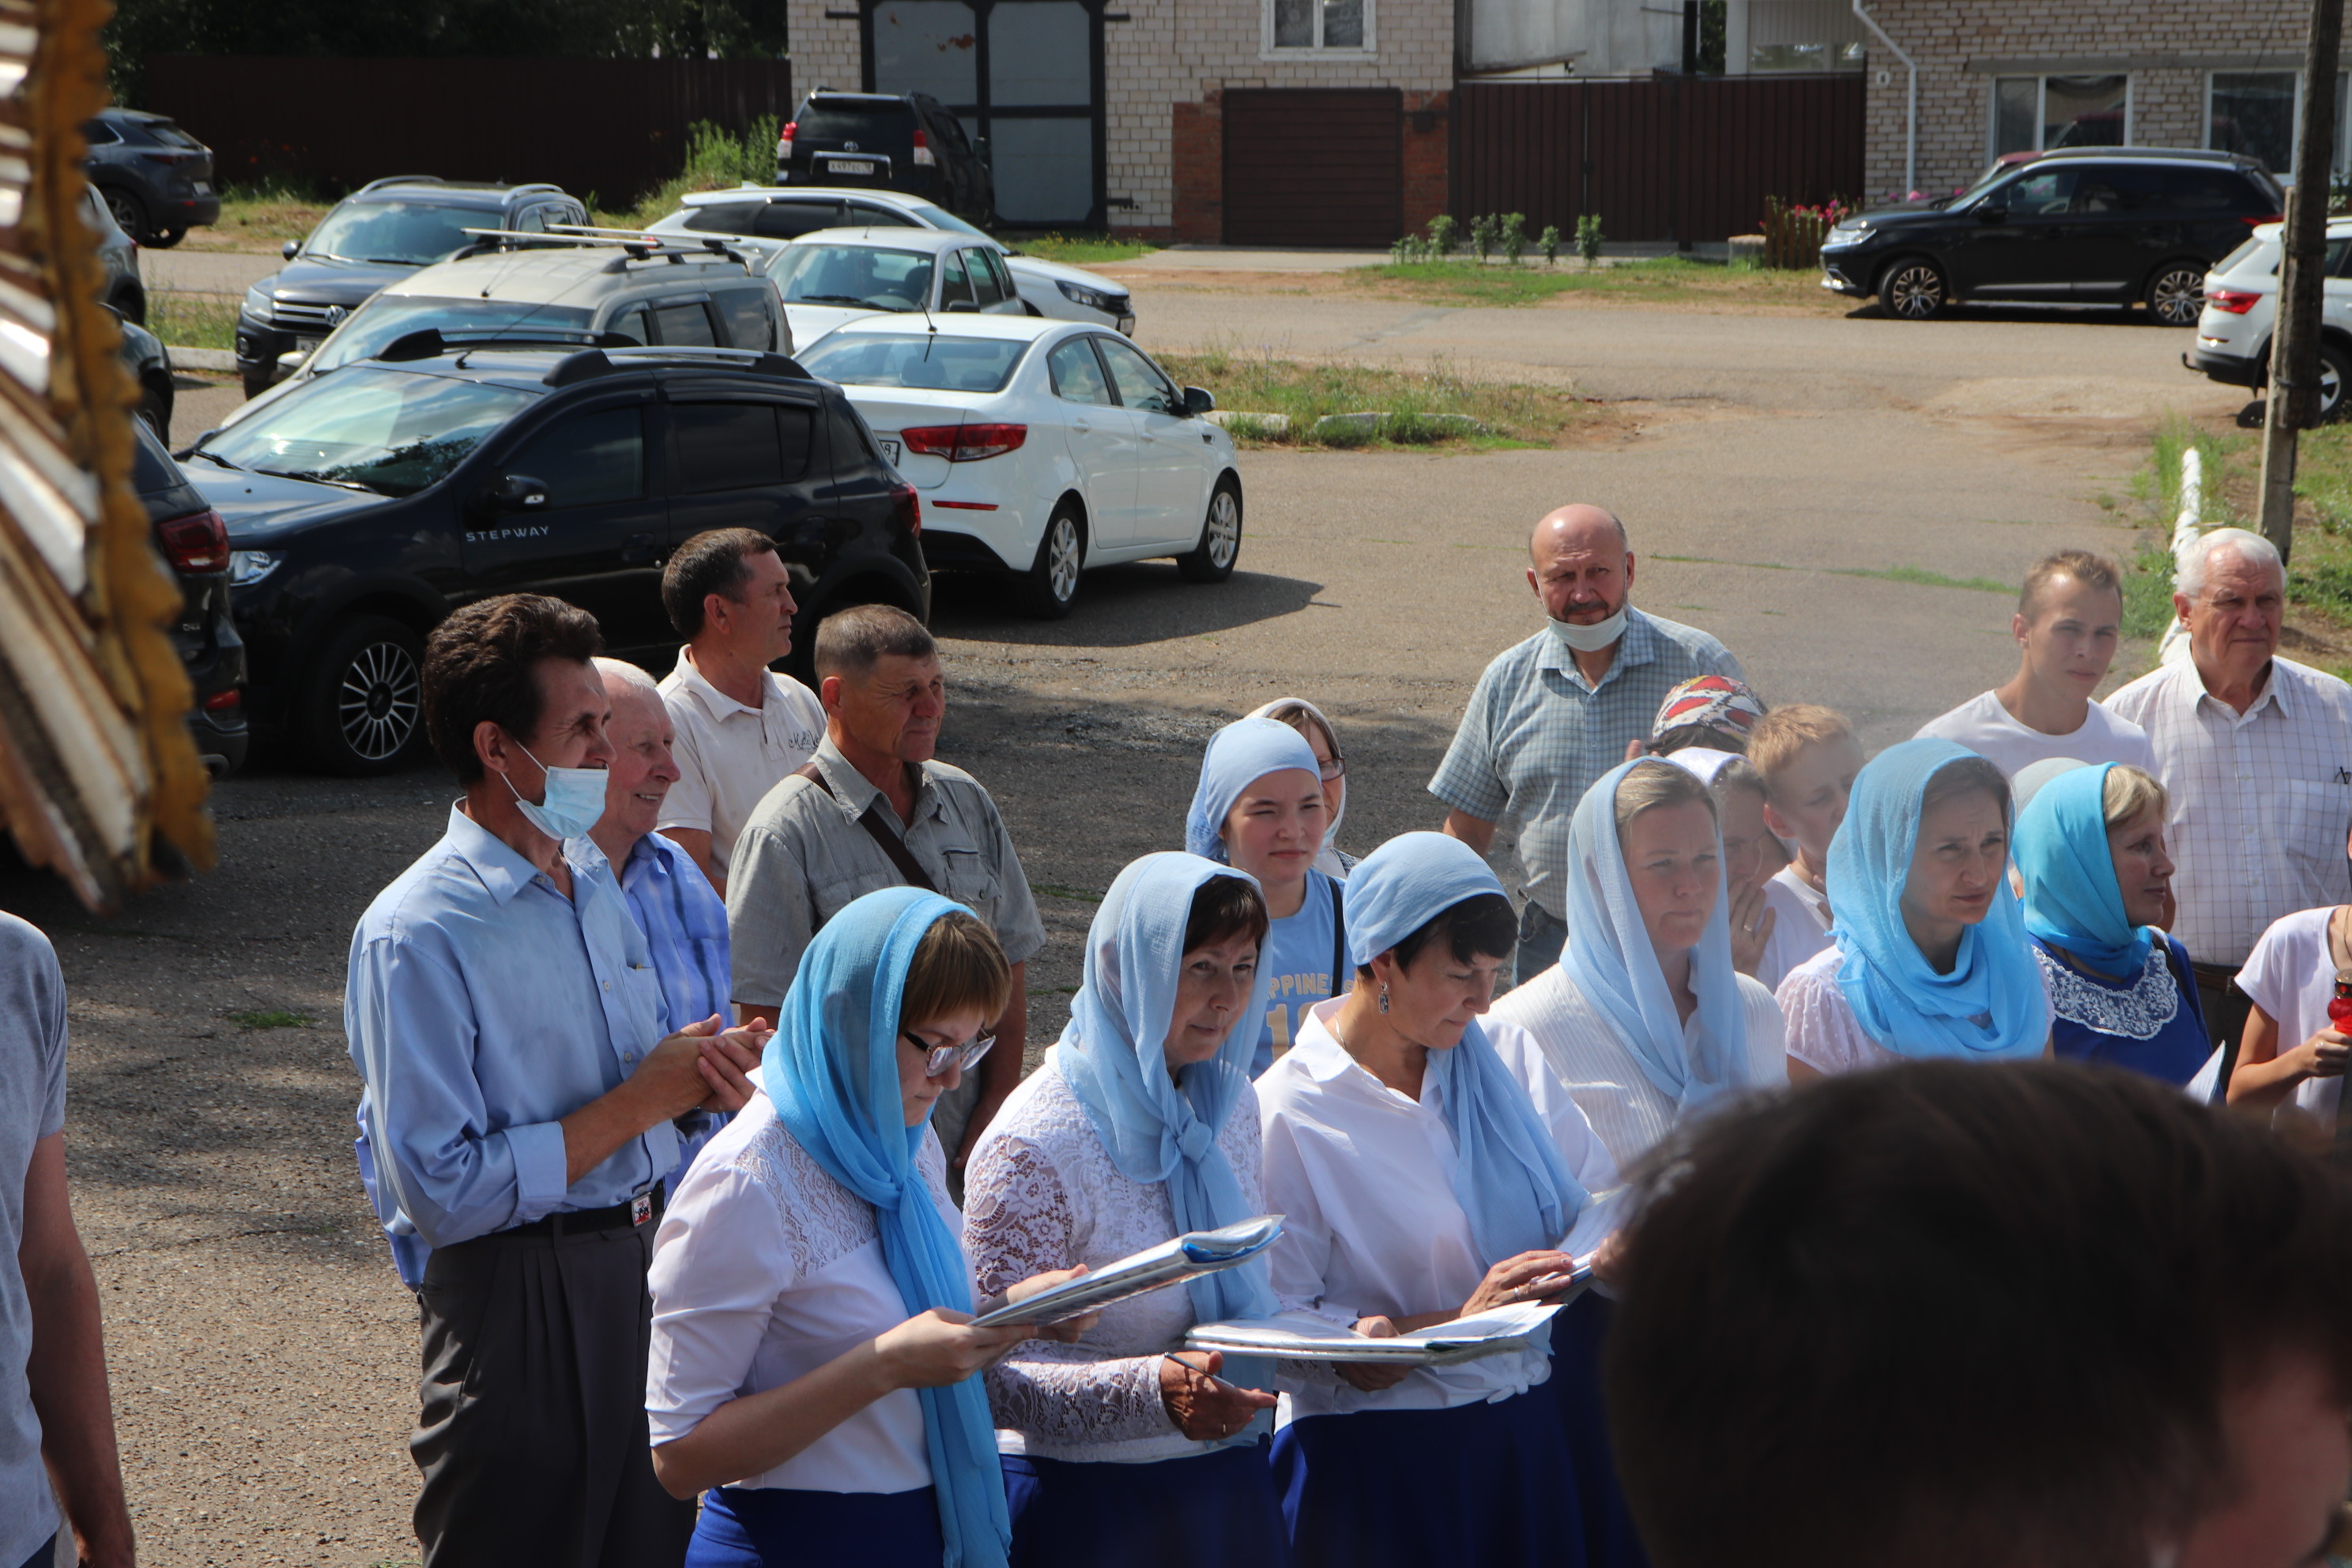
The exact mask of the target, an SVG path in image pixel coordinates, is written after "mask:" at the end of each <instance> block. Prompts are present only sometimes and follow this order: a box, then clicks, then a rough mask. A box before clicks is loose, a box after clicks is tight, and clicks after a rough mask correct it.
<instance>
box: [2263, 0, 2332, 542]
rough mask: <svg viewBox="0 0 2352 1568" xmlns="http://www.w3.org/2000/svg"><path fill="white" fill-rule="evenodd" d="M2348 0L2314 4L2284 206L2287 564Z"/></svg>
mask: <svg viewBox="0 0 2352 1568" xmlns="http://www.w3.org/2000/svg"><path fill="white" fill-rule="evenodd" d="M2343 37H2344V0H2312V3H2311V37H2310V38H2309V39H2308V40H2307V42H2306V44H2305V48H2304V55H2303V114H2302V118H2301V121H2300V122H2299V123H2298V124H2297V125H2296V127H2295V137H2294V170H2295V174H2294V190H2293V191H2292V192H2290V193H2289V194H2288V196H2287V204H2286V232H2285V234H2284V236H2283V238H2284V240H2285V242H2286V243H2285V251H2286V254H2285V257H2284V259H2282V260H2281V262H2280V263H2279V292H2278V314H2277V324H2276V325H2275V326H2274V327H2273V329H2272V332H2271V389H2270V397H2269V399H2268V401H2267V403H2266V404H2265V405H2264V408H2263V538H2264V539H2267V540H2269V541H2270V542H2272V543H2273V545H2276V546H2277V547H2278V552H2279V557H2280V559H2282V560H2284V559H2285V558H2286V557H2287V555H2288V553H2289V552H2291V551H2292V550H2293V549H2294V459H2295V432H2296V431H2298V430H2301V429H2304V428H2305V427H2306V426H2310V425H2312V424H2315V423H2316V422H2317V416H2318V412H2319V407H2318V404H2319V306H2320V297H2321V287H2322V284H2323V283H2324V282H2325V281H2326V279H2325V271H2326V252H2327V187H2328V184H2329V182H2330V180H2331V179H2332V178H2333V177H2334V175H2335V173H2336V159H2335V157H2334V152H2335V147H2336V58H2337V56H2338V55H2339V53H2340V52H2341V48H2342V44H2343Z"/></svg>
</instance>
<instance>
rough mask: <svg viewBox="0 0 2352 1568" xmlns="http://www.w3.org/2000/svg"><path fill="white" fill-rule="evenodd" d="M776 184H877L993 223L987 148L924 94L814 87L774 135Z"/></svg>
mask: <svg viewBox="0 0 2352 1568" xmlns="http://www.w3.org/2000/svg"><path fill="white" fill-rule="evenodd" d="M776 184H780V185H879V186H881V187H883V188H884V189H886V190H893V191H906V192H908V194H910V195H918V196H921V197H923V198H924V199H925V200H927V201H931V202H936V203H937V204H939V205H940V206H943V207H945V208H947V209H948V211H950V212H951V213H953V214H955V215H956V216H958V217H960V218H963V219H964V220H966V221H967V222H971V223H976V224H979V225H981V226H983V227H985V226H987V225H989V224H992V223H993V222H995V221H996V180H995V176H994V175H992V174H991V173H990V172H989V167H988V147H987V144H986V143H985V142H973V141H972V140H971V138H970V137H968V136H966V135H965V134H964V133H963V122H962V121H960V120H958V119H957V118H956V117H955V116H954V115H952V114H950V113H949V112H948V110H947V109H946V108H945V106H943V105H942V104H941V103H940V100H938V99H936V98H933V97H931V96H930V95H929V93H921V92H907V93H880V92H833V91H830V90H828V89H824V88H822V87H820V88H818V89H816V90H815V91H814V92H812V93H810V94H809V95H808V97H806V98H804V99H803V100H801V106H800V108H799V109H798V110H795V111H794V113H793V117H792V119H791V120H789V121H786V122H785V123H784V126H783V128H782V130H781V131H780V132H777V135H776Z"/></svg>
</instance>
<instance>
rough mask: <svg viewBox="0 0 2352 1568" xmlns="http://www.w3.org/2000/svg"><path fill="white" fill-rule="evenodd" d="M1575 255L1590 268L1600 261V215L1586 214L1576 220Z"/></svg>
mask: <svg viewBox="0 0 2352 1568" xmlns="http://www.w3.org/2000/svg"><path fill="white" fill-rule="evenodd" d="M1576 254H1577V255H1579V256H1581V257H1582V258H1584V261H1585V265H1586V266H1588V267H1589V266H1591V264H1592V263H1594V262H1596V261H1598V260H1600V259H1601V215H1600V214H1599V213H1586V214H1585V215H1584V216H1582V217H1580V218H1578V219H1577V220H1576Z"/></svg>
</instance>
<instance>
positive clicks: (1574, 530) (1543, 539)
mask: <svg viewBox="0 0 2352 1568" xmlns="http://www.w3.org/2000/svg"><path fill="white" fill-rule="evenodd" d="M1612 543H1613V544H1615V546H1616V547H1617V551H1618V552H1619V553H1620V554H1622V553H1623V552H1626V551H1628V550H1631V549H1632V548H1633V543H1632V542H1631V541H1629V540H1628V539H1627V538H1626V537H1625V525H1624V524H1623V523H1622V522H1620V521H1617V514H1616V513H1615V512H1613V511H1609V510H1605V509H1603V508H1601V507H1597V506H1587V505H1586V504H1585V503H1584V502H1582V501H1571V502H1570V503H1569V504H1568V505H1567V506H1563V507H1559V508H1555V509H1554V510H1550V511H1548V512H1546V513H1544V514H1543V516H1542V517H1541V518H1539V519H1538V520H1537V521H1536V531H1535V535H1534V537H1533V538H1531V539H1529V540H1528V554H1529V555H1530V556H1532V557H1533V558H1534V561H1535V567H1536V570H1537V571H1538V572H1540V571H1542V570H1543V565H1544V561H1545V559H1546V557H1548V556H1550V555H1553V554H1556V553H1557V552H1559V551H1560V550H1561V549H1562V548H1570V549H1579V550H1602V549H1606V548H1607V547H1608V546H1609V545H1610V544H1612Z"/></svg>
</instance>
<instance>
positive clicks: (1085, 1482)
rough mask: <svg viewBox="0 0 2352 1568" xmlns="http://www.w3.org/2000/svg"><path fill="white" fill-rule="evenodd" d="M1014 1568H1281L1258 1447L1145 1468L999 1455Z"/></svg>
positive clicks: (1268, 1482)
mask: <svg viewBox="0 0 2352 1568" xmlns="http://www.w3.org/2000/svg"><path fill="white" fill-rule="evenodd" d="M1004 1494H1005V1499H1006V1500H1007V1501H1008V1502H1009V1503H1010V1504H1011V1505H1012V1509H1013V1568H1097V1565H1098V1564H1102V1563H1117V1564H1118V1568H1289V1563H1290V1552H1289V1550H1288V1544H1287V1542H1286V1539H1285V1536H1284V1530H1283V1522H1282V1506H1281V1503H1280V1501H1279V1500H1277V1499H1276V1496H1275V1491H1274V1471H1273V1469H1272V1468H1270V1466H1269V1465H1268V1463H1267V1450H1266V1444H1265V1441H1264V1440H1263V1439H1260V1440H1259V1441H1258V1442H1256V1443H1254V1444H1250V1445H1248V1446H1246V1447H1231V1448H1219V1449H1217V1450H1215V1451H1214V1452H1213V1453H1207V1454H1192V1455H1188V1456H1186V1457H1185V1458H1181V1459H1162V1460H1160V1462H1159V1463H1158V1464H1151V1465H1108V1464H1093V1465H1086V1464H1073V1463H1071V1462H1070V1461H1068V1460H1066V1459H1040V1458H1029V1457H1027V1456H1024V1455H1020V1454H1007V1455H1005V1456H1004Z"/></svg>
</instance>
